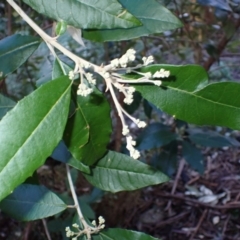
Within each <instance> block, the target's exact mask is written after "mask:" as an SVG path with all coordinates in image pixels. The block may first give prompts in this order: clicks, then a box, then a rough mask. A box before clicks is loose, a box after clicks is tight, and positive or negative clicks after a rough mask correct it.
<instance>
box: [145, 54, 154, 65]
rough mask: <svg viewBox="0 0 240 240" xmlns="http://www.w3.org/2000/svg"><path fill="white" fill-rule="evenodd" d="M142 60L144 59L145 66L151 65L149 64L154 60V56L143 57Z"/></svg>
mask: <svg viewBox="0 0 240 240" xmlns="http://www.w3.org/2000/svg"><path fill="white" fill-rule="evenodd" d="M142 60H143V65H144V66H147V65H149V64H151V63H153V62H154V58H153V56H149V57H143V58H142Z"/></svg>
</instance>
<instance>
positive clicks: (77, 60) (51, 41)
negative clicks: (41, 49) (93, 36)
mask: <svg viewBox="0 0 240 240" xmlns="http://www.w3.org/2000/svg"><path fill="white" fill-rule="evenodd" d="M7 2H8V3H9V4H10V5H11V6H12V7H13V8H14V9H15V11H16V12H17V13H18V14H19V15H20V16H21V17H22V18H23V19H24V20H25V21H26V22H27V23H28V24H29V25H30V26H31V27H32V28H33V29H34V31H35V32H37V33H38V34H39V36H40V37H41V38H42V39H43V40H44V41H45V42H46V43H47V45H48V44H50V45H51V46H53V47H55V48H57V49H58V50H59V51H61V52H62V53H63V54H64V55H66V56H67V57H69V58H70V59H71V60H72V61H74V62H75V64H76V65H89V64H90V65H91V67H92V68H93V69H94V71H95V72H99V71H101V70H102V68H101V67H99V66H97V65H95V64H92V63H89V62H88V61H86V60H85V59H83V58H80V57H78V56H77V55H75V54H74V53H72V52H71V51H69V50H68V49H66V48H65V47H63V46H62V45H61V44H60V43H58V42H57V39H56V38H52V37H50V36H49V35H48V34H46V33H45V32H44V31H43V30H42V29H41V28H40V27H39V26H38V25H37V24H36V23H35V22H34V21H33V20H32V19H31V18H30V17H28V15H27V14H26V13H25V12H24V11H23V10H22V9H21V8H20V7H19V6H18V5H17V4H16V3H15V2H14V1H13V0H7ZM50 50H52V49H50Z"/></svg>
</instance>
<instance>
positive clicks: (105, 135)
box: [64, 89, 112, 165]
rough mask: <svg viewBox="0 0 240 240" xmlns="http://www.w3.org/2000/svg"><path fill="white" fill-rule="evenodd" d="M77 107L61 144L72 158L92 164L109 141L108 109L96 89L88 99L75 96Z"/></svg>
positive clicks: (102, 152)
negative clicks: (64, 145) (63, 143)
mask: <svg viewBox="0 0 240 240" xmlns="http://www.w3.org/2000/svg"><path fill="white" fill-rule="evenodd" d="M76 104H77V109H76V112H75V114H74V115H73V116H72V117H70V119H69V120H68V123H67V127H66V130H65V133H64V141H65V143H66V145H67V147H68V149H69V151H70V152H71V153H72V155H73V157H74V158H75V159H77V160H79V161H81V162H83V163H84V164H86V165H92V164H93V163H95V162H96V161H97V160H98V159H100V158H101V157H102V156H103V155H104V153H105V152H106V146H107V144H108V142H109V139H110V134H111V125H112V124H111V118H110V106H109V104H108V102H107V99H106V98H105V97H104V95H103V94H102V93H101V92H99V91H98V90H97V89H95V90H94V92H93V93H91V94H90V95H88V96H87V97H83V96H80V95H78V96H77V103H76ZM88 134H89V135H88ZM86 140H87V143H86Z"/></svg>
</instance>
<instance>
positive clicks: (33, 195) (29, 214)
mask: <svg viewBox="0 0 240 240" xmlns="http://www.w3.org/2000/svg"><path fill="white" fill-rule="evenodd" d="M0 208H1V209H2V210H3V211H4V212H5V213H7V214H8V215H9V216H11V217H12V218H14V219H17V220H19V221H33V220H36V219H42V218H46V217H50V216H53V215H55V214H57V213H59V212H62V211H63V210H65V209H66V208H67V205H66V204H65V203H64V202H63V201H62V200H61V199H60V198H59V197H58V196H57V195H56V194H55V193H53V192H51V191H50V190H48V189H47V188H46V187H44V186H39V185H31V184H22V185H20V186H19V187H17V188H16V189H15V190H14V191H13V193H12V194H10V195H9V196H7V197H6V198H5V199H4V200H2V201H1V203H0Z"/></svg>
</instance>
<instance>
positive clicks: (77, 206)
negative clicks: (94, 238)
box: [66, 164, 91, 239]
mask: <svg viewBox="0 0 240 240" xmlns="http://www.w3.org/2000/svg"><path fill="white" fill-rule="evenodd" d="M66 171H67V178H68V183H69V186H70V190H71V193H72V197H73V201H74V205H75V207H76V209H77V213H78V217H79V220H80V222H81V223H82V224H83V226H84V229H86V230H87V229H89V228H90V226H89V225H88V224H87V222H86V220H85V219H84V216H83V214H82V211H81V208H80V205H79V202H78V198H77V194H76V192H75V188H74V185H73V181H72V176H71V173H70V168H69V166H68V165H67V164H66ZM87 235H88V236H87V237H88V239H91V234H87Z"/></svg>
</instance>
